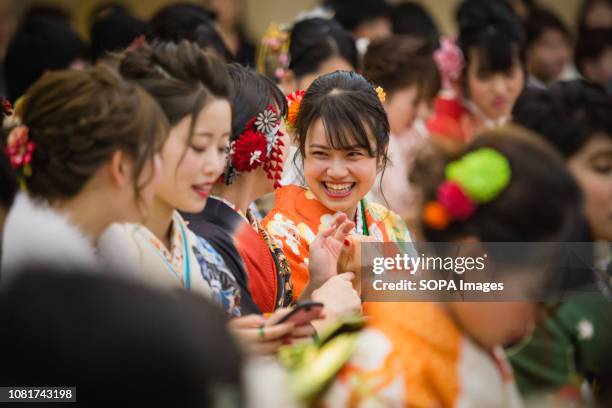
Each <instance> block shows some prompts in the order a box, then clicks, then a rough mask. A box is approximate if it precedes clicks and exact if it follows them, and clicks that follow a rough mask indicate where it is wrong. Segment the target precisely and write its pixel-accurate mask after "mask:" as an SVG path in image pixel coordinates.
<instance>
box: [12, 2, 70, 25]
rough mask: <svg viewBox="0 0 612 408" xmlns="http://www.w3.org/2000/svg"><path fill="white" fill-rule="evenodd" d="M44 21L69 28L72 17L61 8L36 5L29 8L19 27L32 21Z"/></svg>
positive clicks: (49, 5)
mask: <svg viewBox="0 0 612 408" xmlns="http://www.w3.org/2000/svg"><path fill="white" fill-rule="evenodd" d="M38 19H45V20H51V21H54V22H56V23H58V24H61V25H63V26H65V27H66V28H70V25H71V23H72V21H71V20H72V15H71V14H70V13H69V12H68V11H67V10H66V9H65V8H63V7H58V6H54V5H51V4H37V5H34V6H31V7H29V8H28V9H27V10H26V12H25V13H24V15H23V16H22V17H21V21H20V25H22V26H23V25H26V24H28V23H29V22H30V21H32V20H38Z"/></svg>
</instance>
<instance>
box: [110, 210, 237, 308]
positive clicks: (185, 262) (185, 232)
mask: <svg viewBox="0 0 612 408" xmlns="http://www.w3.org/2000/svg"><path fill="white" fill-rule="evenodd" d="M171 228H172V231H171V240H170V242H171V244H170V248H169V249H166V248H165V246H164V245H163V244H162V243H161V241H160V240H159V239H158V238H157V237H156V236H155V235H153V233H152V232H151V231H149V230H148V229H147V228H146V227H144V226H143V225H140V224H121V225H119V224H114V225H112V226H111V227H110V228H109V229H108V230H107V231H106V232H105V233H104V234H103V236H102V238H101V239H100V243H99V247H100V250H101V252H102V253H103V254H104V256H105V257H106V258H107V259H108V260H109V263H115V264H119V265H122V266H123V267H128V268H129V269H130V270H133V271H136V273H137V274H138V276H139V278H140V279H141V280H142V281H143V282H145V283H146V284H149V285H151V286H154V287H157V288H161V289H165V290H168V289H170V290H172V289H187V290H189V291H191V292H192V293H195V294H198V295H201V296H204V297H206V298H208V299H209V300H212V301H213V302H214V303H217V304H218V305H219V306H220V307H222V308H223V309H224V310H225V311H226V312H227V313H228V314H229V315H230V316H241V315H242V312H241V302H240V300H241V291H240V286H239V285H238V283H237V282H236V279H235V278H234V276H233V275H232V274H231V272H230V271H229V269H228V268H227V266H226V264H225V262H224V261H223V258H222V257H221V255H219V253H218V252H217V251H216V250H215V249H214V248H213V247H212V246H211V245H210V244H209V243H208V242H207V241H206V240H205V239H203V238H201V237H198V236H196V235H195V234H194V233H193V232H192V231H190V230H189V229H188V228H187V224H186V223H185V221H184V220H183V218H182V217H181V215H180V214H179V213H178V212H176V211H175V213H174V215H173V220H172V227H171Z"/></svg>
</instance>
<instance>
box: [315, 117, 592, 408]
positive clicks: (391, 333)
mask: <svg viewBox="0 0 612 408" xmlns="http://www.w3.org/2000/svg"><path fill="white" fill-rule="evenodd" d="M525 132H526V131H524V130H510V129H500V130H498V131H490V132H487V133H485V134H483V135H481V137H479V138H478V139H476V140H475V141H474V142H472V143H471V144H470V145H469V146H468V148H467V150H465V151H464V152H462V153H461V154H459V155H456V156H454V157H446V156H445V155H441V154H440V155H434V156H433V157H428V160H427V162H422V163H419V164H418V165H417V168H416V169H415V176H416V177H417V180H418V183H419V187H420V188H422V189H423V194H424V198H425V200H424V201H423V204H422V213H421V214H422V218H421V219H422V222H423V228H422V229H423V231H424V234H425V238H426V239H427V240H428V241H429V242H444V243H445V244H455V245H461V246H460V247H455V248H463V249H465V250H466V251H468V252H469V251H472V250H474V249H473V248H479V249H477V250H476V251H478V253H479V254H480V253H482V252H481V251H482V250H483V249H484V250H485V251H487V252H486V253H487V254H488V255H489V259H488V261H487V265H491V264H490V263H489V262H493V263H494V264H495V271H494V274H495V275H494V276H495V278H494V280H495V281H497V282H505V283H503V284H505V285H511V286H504V287H505V288H506V289H504V291H503V292H499V293H496V294H495V295H494V296H495V300H496V301H494V302H491V301H487V300H484V299H483V298H480V299H481V300H480V301H455V300H453V299H449V298H444V299H439V300H438V301H436V302H433V300H435V299H438V298H436V297H434V296H435V295H433V294H432V298H431V299H432V301H431V302H414V301H404V302H397V303H391V302H369V303H366V304H364V314H366V315H368V316H369V317H370V319H369V321H368V324H367V326H366V329H365V330H364V331H362V332H361V334H360V335H359V340H358V341H357V346H356V351H355V352H354V354H353V355H352V357H350V358H349V359H348V361H347V363H346V364H344V366H343V368H342V370H341V371H340V372H339V374H338V375H336V376H335V379H334V380H333V381H332V384H331V386H330V387H329V388H328V390H329V391H328V392H327V393H325V394H323V397H321V398H322V399H321V401H323V403H322V405H324V406H333V407H335V406H337V407H343V406H347V404H350V405H351V406H356V407H365V406H406V407H431V406H439V407H459V406H469V407H492V406H504V407H519V406H522V403H521V399H520V397H519V394H518V390H517V388H516V385H515V383H514V379H513V374H512V369H511V367H510V365H509V364H508V362H507V360H506V358H505V356H504V352H503V348H502V347H503V346H507V345H510V344H516V343H518V342H519V341H520V339H521V338H523V337H524V336H525V335H527V334H528V333H529V332H530V330H531V329H532V327H533V325H534V324H535V322H536V321H537V320H538V316H541V314H542V312H543V311H544V310H543V308H542V304H541V303H538V302H536V301H537V300H539V299H540V298H539V297H538V296H537V295H535V294H536V293H540V292H538V291H539V290H541V289H544V288H547V287H550V286H551V285H552V284H553V281H554V280H556V279H558V277H557V275H556V274H555V273H552V274H551V273H550V271H548V270H547V268H546V267H542V266H541V265H540V266H539V267H538V266H534V265H533V264H527V265H529V269H528V271H529V272H527V273H525V272H523V271H524V270H525V269H524V268H525V265H526V264H524V263H522V260H518V259H509V258H508V256H507V255H506V254H504V253H503V251H506V250H505V249H504V250H502V251H494V252H491V251H490V250H487V248H489V249H491V248H492V247H490V246H489V244H488V243H491V242H494V243H502V242H509V243H516V242H526V243H534V242H544V243H548V242H551V241H560V242H568V241H573V240H574V239H575V238H576V235H575V234H576V231H577V230H578V227H579V226H581V225H582V222H584V219H583V215H582V197H581V193H580V190H579V188H578V186H577V184H576V182H575V181H574V179H573V177H572V176H571V174H570V172H569V171H568V170H567V169H566V167H565V165H564V163H563V162H562V160H561V159H560V157H558V155H557V154H556V153H555V152H554V151H553V150H552V149H551V148H550V147H549V146H548V145H546V144H544V143H542V142H541V141H540V140H538V139H537V138H536V137H535V136H531V137H528V135H526V134H525ZM542 197H546V198H547V199H546V200H542ZM466 248H468V249H466ZM530 248H533V249H527V250H525V251H524V252H523V254H524V255H525V257H526V258H528V257H529V256H535V257H536V258H534V259H539V260H540V259H543V257H545V256H547V255H544V254H543V253H542V251H541V249H539V248H542V247H540V246H537V245H535V246H534V245H533V244H531V247H530ZM452 251H453V254H452V256H456V253H454V251H455V250H452ZM506 252H507V251H506ZM449 255H451V254H449ZM549 261H550V259H549ZM488 273H491V270H489V271H488V272H487V274H488ZM487 276H491V275H487ZM467 278H469V276H468V275H467V273H466V277H465V279H467ZM457 279H463V278H457ZM510 287H511V288H515V289H516V290H517V292H513V289H511V291H510V292H508V288H510ZM512 293H515V294H516V295H518V296H517V297H515V296H514V295H513V294H512ZM455 299H456V298H455ZM472 299H475V298H472ZM518 299H520V300H518ZM549 340H550V341H551V342H550V343H549V347H550V346H551V345H552V339H549ZM549 351H550V349H549ZM551 356H552V354H551ZM543 358H545V356H543Z"/></svg>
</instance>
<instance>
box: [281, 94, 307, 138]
mask: <svg viewBox="0 0 612 408" xmlns="http://www.w3.org/2000/svg"><path fill="white" fill-rule="evenodd" d="M304 94H305V92H304V91H302V90H297V91H295V92H293V93H292V94H291V95H289V96H287V121H286V124H287V128H289V130H291V131H295V128H296V125H297V119H298V116H299V114H300V108H301V107H302V99H304Z"/></svg>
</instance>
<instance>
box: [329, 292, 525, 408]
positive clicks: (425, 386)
mask: <svg viewBox="0 0 612 408" xmlns="http://www.w3.org/2000/svg"><path fill="white" fill-rule="evenodd" d="M366 309H367V310H365V313H366V314H367V315H369V316H370V319H369V321H368V326H367V328H366V329H365V330H363V332H362V333H361V334H360V338H359V340H358V344H357V348H356V350H355V351H354V353H353V354H352V357H351V358H350V359H349V360H348V362H347V363H346V364H345V365H344V367H343V368H342V369H341V371H340V373H339V374H338V375H337V376H336V378H335V379H334V381H333V382H332V384H331V386H330V387H329V389H328V391H327V393H326V394H325V395H324V396H323V398H322V404H321V406H323V407H346V406H350V407H483V408H484V407H520V406H522V402H521V399H520V396H519V394H518V390H517V388H516V385H515V383H514V381H513V375H512V370H511V368H510V365H509V364H508V363H507V361H506V359H505V358H504V354H503V351H502V350H501V348H500V349H499V350H498V349H496V350H495V351H493V352H491V353H487V352H485V351H484V350H482V349H481V348H480V347H478V346H476V345H475V344H474V343H473V342H472V341H471V340H470V339H469V338H467V337H466V336H465V335H464V334H463V333H462V332H461V331H460V330H459V328H458V327H457V326H456V325H455V323H454V322H453V321H452V320H451V319H450V318H449V317H448V316H447V315H446V313H444V311H443V310H442V309H441V307H440V305H439V304H436V303H417V302H406V303H370V304H368V305H367V306H366Z"/></svg>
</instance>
